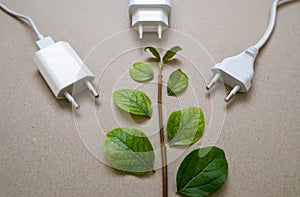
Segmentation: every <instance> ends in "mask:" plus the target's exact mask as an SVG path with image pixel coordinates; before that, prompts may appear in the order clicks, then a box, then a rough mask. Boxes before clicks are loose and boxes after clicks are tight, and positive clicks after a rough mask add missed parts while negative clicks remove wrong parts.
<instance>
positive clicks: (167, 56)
mask: <svg viewBox="0 0 300 197" xmlns="http://www.w3.org/2000/svg"><path fill="white" fill-rule="evenodd" d="M181 50H182V48H181V47H180V46H175V47H172V48H171V49H170V50H168V51H167V52H166V54H165V55H164V57H163V63H166V62H167V61H169V60H171V59H172V58H173V57H174V56H175V55H176V54H177V53H178V51H181Z"/></svg>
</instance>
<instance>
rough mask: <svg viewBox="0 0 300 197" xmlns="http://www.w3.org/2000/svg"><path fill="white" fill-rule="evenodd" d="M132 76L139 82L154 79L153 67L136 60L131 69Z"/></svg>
mask: <svg viewBox="0 0 300 197" xmlns="http://www.w3.org/2000/svg"><path fill="white" fill-rule="evenodd" d="M129 74H130V76H131V78H132V79H133V80H135V81H138V82H144V81H148V80H151V79H153V76H154V74H153V68H152V66H151V64H149V63H146V62H136V63H134V64H133V66H132V67H130V69H129Z"/></svg>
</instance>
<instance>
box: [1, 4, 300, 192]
mask: <svg viewBox="0 0 300 197" xmlns="http://www.w3.org/2000/svg"><path fill="white" fill-rule="evenodd" d="M2 2H3V3H4V4H5V5H7V6H8V7H10V8H11V9H14V10H16V11H19V12H21V13H24V14H28V15H30V16H31V17H32V18H33V19H34V20H35V21H36V23H37V25H38V27H39V29H40V30H41V32H42V33H44V34H45V35H51V36H52V37H53V38H54V39H55V40H65V41H68V42H70V43H71V44H72V46H73V47H74V48H75V49H76V51H77V52H78V53H79V54H80V55H81V56H82V57H85V56H86V55H87V54H88V52H89V51H90V50H91V49H92V48H93V47H94V46H95V44H96V43H98V42H99V41H101V40H104V39H105V38H107V37H108V36H110V35H112V34H114V33H116V32H119V31H122V30H124V29H128V28H130V21H129V17H128V10H127V6H128V2H127V1H126V0H124V1H120V0H110V1H104V0H97V1H96V0H90V1H78V0H76V1H74V0H72V1H71V0H68V1H60V0H51V1H38V0H31V1H14V0H3V1H2ZM172 3H173V13H172V16H171V26H172V28H175V29H178V30H181V31H183V32H185V33H187V34H188V35H190V36H192V37H194V38H195V39H196V40H198V41H199V42H201V43H202V44H203V45H204V46H205V47H206V49H207V50H208V51H209V53H210V54H211V56H212V57H213V58H214V60H215V61H216V62H219V61H221V60H222V59H223V58H225V57H227V56H231V55H234V54H236V53H239V52H240V51H241V50H243V49H245V48H246V47H248V46H250V45H251V44H253V43H255V42H256V41H257V40H258V39H259V38H260V37H261V35H262V34H263V33H264V31H265V28H266V25H267V19H268V17H269V8H270V5H271V3H272V0H264V1H261V0H252V1H246V0H217V1H199V0H188V1H180V0H173V1H172ZM299 10H300V2H299V1H298V2H294V3H289V4H286V5H284V6H281V8H280V10H279V12H278V20H277V25H276V29H275V31H274V33H273V36H272V38H271V39H270V41H269V43H268V44H267V45H266V47H264V48H263V50H262V51H261V53H260V55H259V56H258V58H257V62H256V75H255V80H254V82H253V87H252V89H251V90H250V91H249V93H248V94H239V95H237V96H236V98H234V101H233V102H232V103H231V104H230V105H229V106H228V108H227V115H226V120H225V123H224V127H223V130H222V134H221V136H220V138H219V140H218V142H217V146H219V147H222V148H223V149H224V150H225V152H226V155H227V159H228V162H229V176H228V180H227V182H226V184H225V185H224V186H223V187H222V189H220V190H219V191H218V192H217V193H216V194H214V195H213V196H230V197H237V196H238V197H240V196H243V197H248V196H249V197H252V196H284V197H285V196H292V197H294V196H295V197H296V196H300V188H299V185H300V178H299V176H300V169H299V168H300V163H299V157H300V153H299V149H300V143H299V140H300V134H299V131H300V122H299V112H300V104H299V97H300V94H299V93H300V91H299V86H298V85H299V83H300V80H299V74H300V69H299V66H300V63H299V62H300V56H299V54H300V47H299V46H300V37H299V32H300V22H299V19H300V12H299ZM136 36H137V35H136ZM0 37H1V42H0V51H1V53H0V59H1V66H0V73H1V74H0V77H1V78H0V79H1V83H0V90H1V96H0V103H1V118H0V121H1V122H0V125H1V126H0V143H1V149H0V154H1V159H0V196H104V197H106V196H107V197H108V196H149V197H150V196H151V197H152V196H160V195H161V171H158V172H157V173H156V174H154V175H149V176H146V177H143V178H137V177H134V176H127V175H120V174H118V173H116V172H115V171H114V170H111V169H110V168H109V167H107V166H106V165H104V164H102V163H101V162H99V161H98V160H97V159H96V158H95V157H93V156H92V155H91V154H90V153H89V151H88V150H87V149H86V147H85V146H84V145H83V144H82V142H81V140H80V138H79V136H78V133H77V132H76V127H75V124H74V119H73V114H72V110H71V108H70V105H69V103H68V102H67V101H57V100H56V99H54V97H53V95H52V93H51V92H50V91H49V89H48V87H47V85H46V84H45V83H44V81H43V79H42V78H41V77H40V75H39V73H38V72H37V70H36V68H35V66H34V63H33V60H32V55H33V54H34V52H35V51H36V50H37V47H36V45H35V43H34V41H35V39H36V38H35V35H34V34H33V32H32V31H31V29H30V28H29V27H28V26H26V25H23V24H22V23H21V22H19V21H17V20H15V19H14V18H12V17H10V16H8V15H7V14H5V13H3V12H2V11H1V12H0ZM136 38H137V37H136ZM112 83H113V82H112ZM101 88H102V87H101V85H100V86H99V87H98V89H100V90H101ZM203 88H204V86H203ZM101 96H103V95H101ZM103 105H104V104H103ZM181 159H182V158H181ZM181 159H179V160H177V161H175V162H173V163H172V164H171V165H170V173H169V180H170V181H169V191H170V196H175V195H176V194H175V190H176V189H175V188H176V186H175V176H176V170H177V168H178V165H179V163H180V160H181Z"/></svg>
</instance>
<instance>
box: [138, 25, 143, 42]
mask: <svg viewBox="0 0 300 197" xmlns="http://www.w3.org/2000/svg"><path fill="white" fill-rule="evenodd" d="M139 36H140V40H142V39H143V25H142V24H140V25H139Z"/></svg>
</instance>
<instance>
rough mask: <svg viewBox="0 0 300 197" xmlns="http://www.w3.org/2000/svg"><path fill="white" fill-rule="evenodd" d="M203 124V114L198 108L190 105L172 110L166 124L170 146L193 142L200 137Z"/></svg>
mask: <svg viewBox="0 0 300 197" xmlns="http://www.w3.org/2000/svg"><path fill="white" fill-rule="evenodd" d="M204 126H205V120H204V115H203V112H202V110H201V109H200V108H197V107H190V108H186V109H183V110H179V111H175V112H173V113H172V114H171V115H170V117H169V119H168V124H167V135H168V139H169V143H170V146H174V145H190V144H193V143H195V142H196V141H198V140H199V139H200V138H201V137H202V135H203V132H204Z"/></svg>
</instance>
